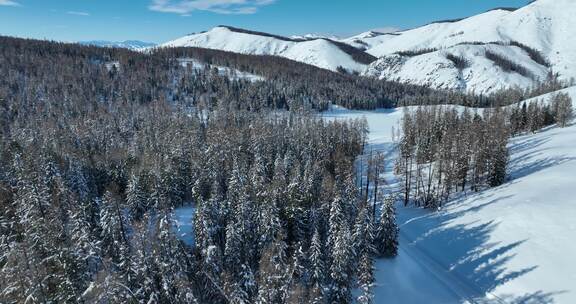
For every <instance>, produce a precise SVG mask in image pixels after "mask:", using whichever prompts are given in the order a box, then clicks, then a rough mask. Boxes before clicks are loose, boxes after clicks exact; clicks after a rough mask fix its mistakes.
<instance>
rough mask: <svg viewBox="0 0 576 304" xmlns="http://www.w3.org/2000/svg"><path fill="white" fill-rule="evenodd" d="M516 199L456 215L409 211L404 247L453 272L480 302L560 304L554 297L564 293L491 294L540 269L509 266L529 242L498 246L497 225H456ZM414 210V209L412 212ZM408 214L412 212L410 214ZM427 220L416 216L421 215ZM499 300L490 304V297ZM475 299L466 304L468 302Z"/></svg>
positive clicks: (404, 216)
mask: <svg viewBox="0 0 576 304" xmlns="http://www.w3.org/2000/svg"><path fill="white" fill-rule="evenodd" d="M510 197H511V196H505V197H495V198H494V199H492V200H490V201H489V202H487V203H484V204H482V205H479V206H471V207H470V208H465V207H464V208H463V210H460V211H456V212H451V213H448V212H445V211H439V212H437V213H428V212H427V211H423V212H421V210H417V209H414V210H408V212H401V213H400V214H399V215H398V223H399V225H400V242H406V243H405V244H404V246H405V248H406V247H415V248H414V249H415V251H417V252H420V253H421V255H422V256H421V257H420V258H421V259H425V260H427V262H426V263H427V264H432V265H434V264H435V265H437V267H438V269H448V275H449V276H450V277H452V278H454V279H455V280H456V281H458V282H460V283H461V285H462V286H461V287H462V289H463V290H465V293H466V294H467V295H468V296H471V297H473V298H475V299H478V300H477V302H480V303H514V304H536V303H545V304H552V303H554V296H555V295H556V294H558V293H561V292H552V293H545V292H543V291H537V292H534V293H531V294H526V295H523V296H520V297H518V296H511V295H510V296H503V297H496V296H494V295H492V294H491V293H492V292H493V291H494V290H495V289H496V288H497V287H499V286H501V285H503V284H505V283H507V282H510V281H512V280H515V279H517V278H519V277H521V276H523V275H526V274H528V273H530V272H531V271H533V270H535V269H536V268H538V266H537V265H534V266H531V267H526V268H523V269H510V268H509V266H508V264H509V262H510V261H511V260H513V259H514V258H515V256H516V253H515V252H516V251H517V249H518V248H520V247H521V246H522V244H523V243H524V242H525V241H526V240H519V241H517V242H513V243H501V242H492V241H491V240H490V235H491V234H492V232H493V231H494V229H495V228H496V227H497V226H498V223H497V222H495V221H488V222H472V223H468V224H456V223H454V220H455V219H456V218H459V217H461V216H462V215H464V214H467V213H470V212H478V211H479V210H481V209H483V208H485V207H487V206H489V205H492V204H496V203H498V202H499V201H501V200H507V199H510ZM408 209H411V208H408ZM405 211H406V210H405ZM419 214H421V216H419V217H418V216H415V215H419ZM487 297H488V298H493V299H492V300H486V298H487ZM468 300H469V299H464V298H463V299H462V302H466V301H468Z"/></svg>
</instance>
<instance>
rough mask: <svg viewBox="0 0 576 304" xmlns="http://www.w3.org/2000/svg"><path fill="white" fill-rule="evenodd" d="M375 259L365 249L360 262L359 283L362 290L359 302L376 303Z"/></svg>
mask: <svg viewBox="0 0 576 304" xmlns="http://www.w3.org/2000/svg"><path fill="white" fill-rule="evenodd" d="M373 264H374V260H373V258H372V254H371V253H370V251H369V250H364V251H363V252H362V255H361V256H360V262H359V264H358V285H359V287H360V290H361V294H360V296H358V299H357V300H358V303H359V304H371V303H374V292H373V290H372V289H373V287H374V265H373Z"/></svg>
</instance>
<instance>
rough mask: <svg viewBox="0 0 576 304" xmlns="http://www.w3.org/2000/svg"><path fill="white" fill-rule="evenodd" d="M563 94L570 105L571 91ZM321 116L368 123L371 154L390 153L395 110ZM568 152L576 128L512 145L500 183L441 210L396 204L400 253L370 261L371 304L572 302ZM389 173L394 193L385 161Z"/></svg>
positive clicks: (574, 90) (573, 153)
mask: <svg viewBox="0 0 576 304" xmlns="http://www.w3.org/2000/svg"><path fill="white" fill-rule="evenodd" d="M563 91H564V92H567V93H569V94H570V95H571V96H572V99H573V100H575V101H576V87H571V88H568V89H566V90H563ZM552 95H553V94H547V95H544V96H540V97H537V98H534V99H532V100H547V99H548V98H549V97H550V96H552ZM575 106H576V104H575ZM323 116H324V117H326V118H328V119H335V118H336V119H348V118H358V117H366V118H367V121H368V124H369V127H370V144H371V145H372V147H375V148H376V149H383V150H387V151H391V147H392V137H391V134H392V133H391V129H392V128H393V127H395V126H397V124H398V121H399V120H400V119H401V117H402V109H394V110H378V111H348V110H345V109H342V108H335V109H332V110H331V111H329V112H327V113H324V114H323ZM575 145H576V124H575V123H573V124H572V125H571V126H569V127H567V128H564V129H560V128H556V127H550V128H547V129H545V130H542V131H541V132H539V133H537V134H530V135H525V136H521V137H517V138H514V139H512V141H511V143H510V150H511V161H510V164H511V165H510V170H509V173H510V177H511V180H510V181H509V182H508V183H506V184H505V185H503V186H501V187H498V188H493V189H489V190H486V191H483V192H480V193H469V194H467V196H465V197H462V198H459V199H455V200H454V201H452V202H451V203H450V204H448V206H447V207H446V208H445V209H443V210H442V211H439V212H431V211H427V210H422V209H417V208H410V207H408V208H404V207H402V206H398V223H399V225H400V232H401V234H400V252H399V256H398V257H397V258H395V259H390V260H380V261H378V262H377V264H376V267H377V274H376V277H377V287H376V290H375V294H376V302H378V301H386V303H402V304H403V303H443V304H451V303H526V304H540V303H559V304H563V303H565V304H571V303H576V264H575V263H574V261H573V259H574V256H576V243H575V242H574V237H575V235H576V221H574V219H575V218H576V200H575V199H574V194H573V193H574V191H573V188H574V184H575V182H576V177H575V175H574V172H576V146H575ZM390 156H391V157H393V156H394V155H393V154H391V155H390ZM389 163H391V162H389ZM387 171H388V172H387V173H386V175H385V177H386V179H387V180H388V181H389V182H390V183H391V184H392V187H394V176H393V174H392V165H391V164H390V165H389V166H388V167H387Z"/></svg>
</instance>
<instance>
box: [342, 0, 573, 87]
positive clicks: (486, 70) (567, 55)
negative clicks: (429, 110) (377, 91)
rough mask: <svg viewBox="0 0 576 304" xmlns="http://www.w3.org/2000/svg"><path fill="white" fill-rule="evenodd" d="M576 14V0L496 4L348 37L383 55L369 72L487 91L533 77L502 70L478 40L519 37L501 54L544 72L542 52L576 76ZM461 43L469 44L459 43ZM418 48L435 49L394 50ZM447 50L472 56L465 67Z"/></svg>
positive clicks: (553, 67) (536, 72) (561, 70)
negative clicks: (391, 30)
mask: <svg viewBox="0 0 576 304" xmlns="http://www.w3.org/2000/svg"><path fill="white" fill-rule="evenodd" d="M575 14H576V1H574V0H537V1H534V2H532V3H530V4H528V5H527V6H524V7H522V8H519V9H504V8H500V9H494V10H491V11H488V12H486V13H483V14H479V15H476V16H473V17H469V18H465V19H462V20H451V21H440V22H435V23H431V24H428V25H425V26H422V27H419V28H415V29H411V30H406V31H402V32H396V33H394V34H392V35H382V36H379V40H378V41H377V42H374V39H375V38H373V37H365V38H364V37H355V39H353V41H355V42H349V41H348V43H350V44H351V45H354V46H356V47H358V46H359V45H362V44H365V45H366V46H367V48H366V47H363V49H366V51H367V52H368V53H369V54H372V55H374V56H376V57H384V58H382V59H381V60H379V61H377V62H374V63H373V64H372V66H371V67H370V68H369V69H368V72H367V74H368V75H376V76H379V77H382V78H393V79H400V80H404V81H409V82H415V83H423V84H430V85H433V86H437V87H450V88H460V89H467V90H474V91H484V92H485V91H491V90H494V89H497V88H500V87H510V86H520V87H527V86H530V85H532V84H533V82H534V80H535V79H534V78H532V77H524V76H523V75H517V74H518V73H516V72H514V71H505V70H501V69H500V70H499V69H498V67H496V66H494V65H493V64H490V63H489V62H487V61H486V60H484V59H483V58H481V57H482V55H483V52H485V50H486V49H487V48H490V49H491V48H494V46H493V45H484V46H480V45H479V43H491V42H510V41H514V42H519V44H515V45H509V46H499V47H498V52H499V54H501V55H503V56H505V57H506V58H507V59H509V60H510V61H512V62H514V63H516V64H518V65H520V66H521V67H523V68H524V69H527V70H530V71H532V72H533V74H534V75H533V76H535V78H539V77H541V76H542V75H543V74H542V72H543V71H542V70H543V68H544V67H543V66H544V65H547V63H546V62H544V61H542V60H541V59H540V58H538V57H539V55H541V56H542V57H543V58H544V59H546V60H545V61H548V63H549V65H550V70H551V71H553V72H557V73H559V74H560V76H561V78H563V79H565V80H569V79H571V78H573V77H576V69H574V68H573V66H574V64H575V63H576V51H575V49H576V43H575V42H574V41H576V26H575V24H574V21H573V16H574V15H575ZM377 38H378V37H377ZM471 43H474V44H476V46H474V45H471ZM460 44H469V45H467V46H465V47H461V46H460ZM519 45H520V46H523V45H525V46H527V47H519ZM506 49H507V50H506ZM419 50H430V51H432V50H437V51H433V52H424V53H423V54H418V55H415V56H410V57H409V58H408V57H407V56H404V57H405V58H400V59H398V58H397V56H394V55H393V54H395V53H398V52H401V53H402V52H406V51H413V52H416V53H418V51H419ZM449 52H455V53H458V54H461V55H462V56H463V57H464V58H466V59H467V60H468V61H470V67H468V68H465V69H463V71H457V70H456V69H454V68H452V67H450V63H449V62H448V61H446V60H444V59H443V57H444V56H443V55H444V54H445V53H449ZM391 55H392V57H390V56H391ZM389 63H390V64H389ZM392 71H395V72H397V73H395V72H392ZM431 74H436V75H431ZM459 74H463V75H460V76H459ZM461 76H464V77H461Z"/></svg>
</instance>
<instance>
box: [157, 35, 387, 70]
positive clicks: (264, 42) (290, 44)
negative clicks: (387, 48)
mask: <svg viewBox="0 0 576 304" xmlns="http://www.w3.org/2000/svg"><path fill="white" fill-rule="evenodd" d="M161 47H201V48H208V49H217V50H223V51H229V52H235V53H241V54H250V55H272V56H280V57H284V58H287V59H291V60H295V61H299V62H303V63H307V64H310V65H314V66H317V67H320V68H324V69H328V70H332V71H336V70H338V67H340V66H341V67H343V68H344V69H346V70H348V71H349V72H362V71H364V69H365V68H366V66H367V65H368V64H369V63H371V62H373V61H374V60H375V59H376V58H375V57H373V56H371V55H368V54H366V53H364V52H363V51H361V50H358V49H356V48H354V47H350V46H349V45H347V44H345V43H340V42H336V41H332V40H329V39H325V38H320V39H293V38H287V37H282V36H277V35H272V34H266V33H260V32H254V31H247V30H243V29H237V28H233V27H228V26H219V27H216V28H214V29H212V30H210V31H207V32H202V33H198V34H192V35H188V36H185V37H182V38H179V39H176V40H173V41H170V42H167V43H164V44H162V45H161Z"/></svg>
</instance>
